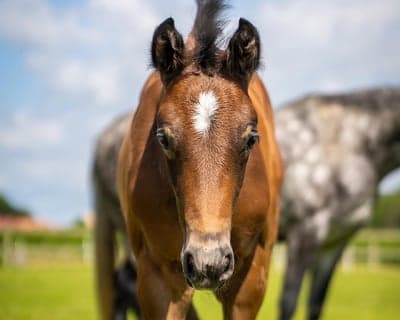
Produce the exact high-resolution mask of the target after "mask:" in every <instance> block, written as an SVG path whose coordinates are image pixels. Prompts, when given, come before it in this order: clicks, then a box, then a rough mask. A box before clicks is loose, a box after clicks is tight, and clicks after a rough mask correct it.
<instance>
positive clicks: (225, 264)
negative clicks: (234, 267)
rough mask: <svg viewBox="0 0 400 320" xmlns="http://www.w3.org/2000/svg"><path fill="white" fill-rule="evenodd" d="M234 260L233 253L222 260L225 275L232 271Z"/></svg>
mask: <svg viewBox="0 0 400 320" xmlns="http://www.w3.org/2000/svg"><path fill="white" fill-rule="evenodd" d="M232 258H233V256H232V253H228V254H227V255H225V256H224V258H223V260H222V266H223V273H225V272H227V271H228V270H229V269H230V267H231V262H232Z"/></svg>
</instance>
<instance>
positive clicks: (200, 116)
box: [193, 91, 218, 135]
mask: <svg viewBox="0 0 400 320" xmlns="http://www.w3.org/2000/svg"><path fill="white" fill-rule="evenodd" d="M217 109H218V101H217V98H216V97H215V95H214V93H213V92H212V91H207V92H202V93H200V95H199V102H198V103H197V104H196V106H195V113H194V115H193V122H194V128H195V129H196V131H197V132H198V133H200V134H203V135H204V134H206V133H207V132H208V130H209V129H210V127H211V123H212V120H213V118H214V115H215V112H216V111H217Z"/></svg>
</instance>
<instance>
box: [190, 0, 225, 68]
mask: <svg viewBox="0 0 400 320" xmlns="http://www.w3.org/2000/svg"><path fill="white" fill-rule="evenodd" d="M196 2H197V14H196V18H195V21H194V25H193V30H192V34H193V36H194V39H195V48H194V53H193V60H194V62H195V64H196V65H198V66H200V68H201V69H202V70H203V71H206V72H208V73H209V72H210V71H212V70H214V69H215V68H216V65H217V51H218V47H217V43H216V42H217V38H218V36H219V35H220V34H221V33H222V30H223V28H224V25H225V21H224V20H223V19H222V18H221V13H222V12H223V11H224V10H225V9H227V8H228V7H229V6H228V4H227V3H226V1H224V0H196Z"/></svg>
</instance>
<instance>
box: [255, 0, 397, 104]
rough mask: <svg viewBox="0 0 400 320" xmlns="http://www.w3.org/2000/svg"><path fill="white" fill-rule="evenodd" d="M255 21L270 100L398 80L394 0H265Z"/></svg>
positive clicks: (283, 99) (395, 7)
mask: <svg viewBox="0 0 400 320" xmlns="http://www.w3.org/2000/svg"><path fill="white" fill-rule="evenodd" d="M255 22H256V24H257V25H258V26H259V27H260V31H261V36H262V42H263V45H264V49H265V50H264V57H265V65H266V69H265V71H264V75H265V77H266V79H267V82H268V83H270V87H271V89H272V90H271V93H272V96H273V98H274V99H273V100H274V101H279V102H282V101H286V100H289V99H291V98H293V97H294V96H297V95H300V94H304V93H305V92H309V91H316V90H326V89H328V90H331V89H334V90H346V89H347V90H349V89H350V88H354V87H361V86H371V85H376V84H378V83H381V82H382V80H383V79H385V81H392V82H393V81H397V82H398V81H399V80H400V79H399V74H400V60H399V59H398V56H399V54H400V42H399V41H396V40H395V39H396V38H398V36H399V34H398V31H395V30H396V28H397V29H398V28H399V26H400V2H399V1H397V0H382V1H377V0H354V1H345V0H332V1H313V0H295V1H294V0H289V1H268V2H266V3H265V4H264V5H263V7H262V9H261V10H259V14H258V15H257V18H256V21H255Z"/></svg>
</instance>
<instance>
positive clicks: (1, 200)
mask: <svg viewBox="0 0 400 320" xmlns="http://www.w3.org/2000/svg"><path fill="white" fill-rule="evenodd" d="M0 215H12V216H29V213H28V212H27V211H26V210H24V209H21V208H17V207H15V206H14V205H12V204H11V203H10V201H9V200H7V198H6V197H5V196H4V195H2V194H0Z"/></svg>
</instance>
